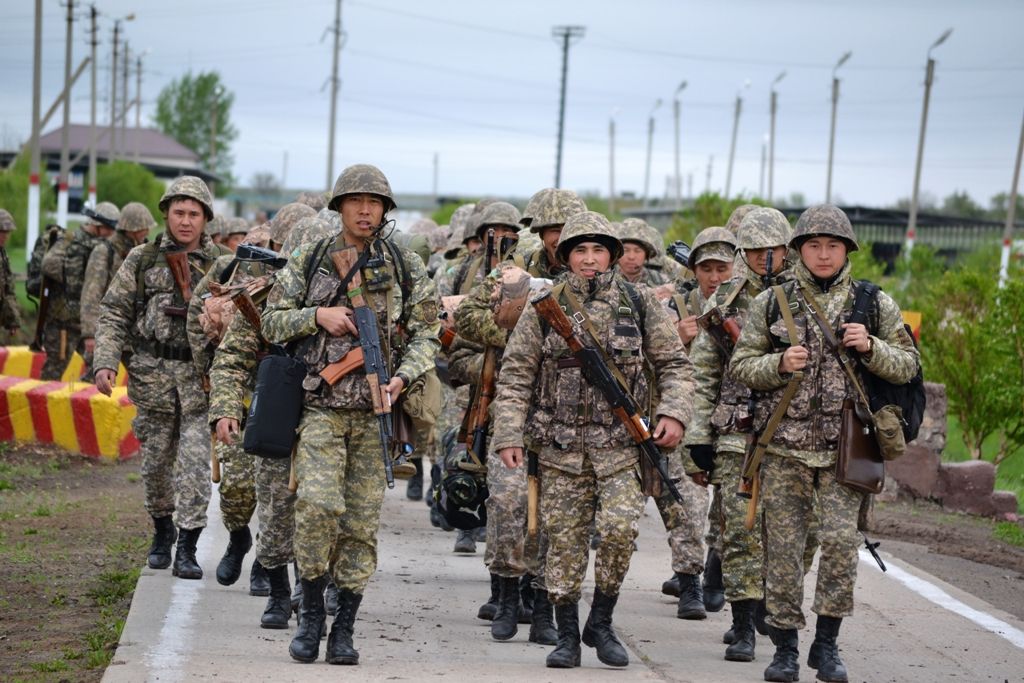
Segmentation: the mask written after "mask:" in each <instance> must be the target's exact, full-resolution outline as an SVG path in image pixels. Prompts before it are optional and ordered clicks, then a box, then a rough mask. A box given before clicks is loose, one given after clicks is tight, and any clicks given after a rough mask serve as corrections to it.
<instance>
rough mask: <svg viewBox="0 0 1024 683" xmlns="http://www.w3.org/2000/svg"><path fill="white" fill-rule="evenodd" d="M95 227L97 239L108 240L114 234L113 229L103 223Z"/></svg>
mask: <svg viewBox="0 0 1024 683" xmlns="http://www.w3.org/2000/svg"><path fill="white" fill-rule="evenodd" d="M94 227H95V228H96V236H97V237H102V238H103V239H107V238H108V237H110V236H111V235H113V234H114V229H113V228H111V227H110V226H108V225H103V224H102V223H98V224H96V225H95V226H94Z"/></svg>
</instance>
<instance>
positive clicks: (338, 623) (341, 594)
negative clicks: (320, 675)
mask: <svg viewBox="0 0 1024 683" xmlns="http://www.w3.org/2000/svg"><path fill="white" fill-rule="evenodd" d="M362 601H363V596H362V594H360V593H353V592H352V591H350V590H348V589H347V588H344V589H341V590H338V605H337V609H338V612H337V614H336V615H335V616H334V623H333V624H331V635H329V636H327V663H328V664H358V663H359V653H358V652H356V649H355V648H354V647H352V632H353V631H354V628H355V623H356V612H358V611H359V604H360V603H361V602H362Z"/></svg>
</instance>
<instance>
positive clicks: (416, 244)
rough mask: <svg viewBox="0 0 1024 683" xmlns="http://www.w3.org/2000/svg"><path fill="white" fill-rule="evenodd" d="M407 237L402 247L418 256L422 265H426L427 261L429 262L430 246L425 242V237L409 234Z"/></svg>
mask: <svg viewBox="0 0 1024 683" xmlns="http://www.w3.org/2000/svg"><path fill="white" fill-rule="evenodd" d="M408 237H409V238H408V239H407V240H406V244H405V245H404V246H405V248H406V249H408V250H409V251H411V252H412V253H414V254H416V255H417V256H419V257H420V260H422V261H423V265H427V261H429V260H430V244H429V243H428V242H427V236H426V235H424V234H422V233H416V234H414V233H409V236H408Z"/></svg>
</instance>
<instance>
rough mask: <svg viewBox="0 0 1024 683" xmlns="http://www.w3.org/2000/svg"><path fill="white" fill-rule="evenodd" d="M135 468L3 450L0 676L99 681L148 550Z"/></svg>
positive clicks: (48, 450)
mask: <svg viewBox="0 0 1024 683" xmlns="http://www.w3.org/2000/svg"><path fill="white" fill-rule="evenodd" d="M142 500H143V494H142V481H141V477H140V476H139V462H138V459H133V460H131V461H128V462H124V463H119V464H113V465H111V464H100V463H96V462H93V461H91V460H88V459H86V458H83V457H81V456H78V455H71V454H68V453H66V452H65V451H63V450H61V449H58V448H52V447H45V446H38V445H19V446H16V447H15V446H11V445H10V444H0V671H4V672H5V673H4V674H3V678H4V679H5V680H14V681H43V680H45V681H98V680H100V678H101V677H102V676H103V671H104V669H105V668H106V665H107V663H108V662H109V660H110V656H111V655H112V653H113V649H114V646H115V645H116V643H117V640H118V638H119V637H120V633H121V628H122V627H123V625H124V618H125V616H126V615H127V613H128V607H129V605H130V604H131V594H132V591H134V588H135V583H136V580H137V578H138V571H139V569H140V568H141V566H142V561H143V559H144V557H145V551H146V549H147V548H148V530H149V526H150V522H149V518H148V515H147V514H146V512H145V510H144V509H143V506H142Z"/></svg>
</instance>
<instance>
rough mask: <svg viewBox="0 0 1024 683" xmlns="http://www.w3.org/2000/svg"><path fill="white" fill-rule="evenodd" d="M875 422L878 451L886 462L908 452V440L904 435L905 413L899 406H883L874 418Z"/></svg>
mask: <svg viewBox="0 0 1024 683" xmlns="http://www.w3.org/2000/svg"><path fill="white" fill-rule="evenodd" d="M872 417H873V419H874V422H875V438H876V439H877V440H878V450H879V451H880V452H881V454H882V457H883V458H885V459H886V460H895V459H896V458H899V457H900V456H902V455H903V454H904V453H906V452H907V440H906V437H905V436H904V435H903V411H902V410H901V409H900V407H899V406H895V405H888V406H882V407H881V408H879V409H878V410H877V411H875V413H874V415H873V416H872Z"/></svg>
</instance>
